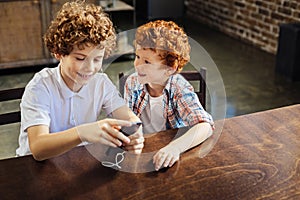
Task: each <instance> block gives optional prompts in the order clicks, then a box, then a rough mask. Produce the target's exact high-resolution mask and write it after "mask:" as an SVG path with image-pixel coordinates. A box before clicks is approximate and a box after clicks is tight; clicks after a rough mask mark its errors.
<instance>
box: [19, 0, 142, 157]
mask: <svg viewBox="0 0 300 200" xmlns="http://www.w3.org/2000/svg"><path fill="white" fill-rule="evenodd" d="M44 42H45V45H46V46H47V48H48V49H49V51H50V52H51V53H52V55H54V56H55V58H56V59H58V60H59V65H58V66H57V67H56V68H45V69H43V70H41V71H40V72H38V73H37V74H35V76H34V77H33V79H32V80H31V81H30V82H29V83H28V85H27V86H26V89H25V92H24V95H23V98H22V101H21V104H20V107H21V113H22V117H21V130H20V132H21V133H20V136H19V148H18V149H17V150H16V153H17V155H19V156H22V155H27V154H32V155H33V157H34V158H35V159H36V160H44V159H47V158H51V157H54V156H57V155H60V154H62V153H64V152H66V151H69V150H70V149H72V148H73V147H75V146H77V145H79V144H81V143H82V142H87V143H102V144H105V145H109V146H112V147H118V146H124V148H125V149H127V150H131V151H133V152H134V153H140V152H141V150H142V148H143V141H144V138H143V136H142V133H141V130H138V131H137V132H136V134H134V135H131V136H129V137H127V136H125V135H124V134H122V133H121V132H120V131H119V128H120V126H129V125H131V122H133V121H134V122H136V121H139V118H138V117H137V116H136V115H135V114H134V113H133V112H132V111H131V110H130V109H129V108H128V107H127V106H126V104H125V101H124V100H123V99H122V98H121V97H120V96H119V93H118V91H117V90H116V87H115V86H114V85H113V83H112V82H111V81H110V79H109V78H108V77H107V75H106V74H104V73H98V71H99V70H100V69H101V67H102V61H103V58H104V57H107V56H109V54H110V53H111V52H112V50H113V48H114V46H115V42H116V34H115V30H114V28H113V24H112V22H111V20H110V19H109V17H108V15H107V14H106V13H104V12H103V10H102V8H101V7H100V6H96V5H93V4H86V3H85V2H84V1H76V2H70V3H65V4H64V5H63V6H62V8H61V10H60V11H59V12H58V14H57V16H56V18H55V19H54V20H53V21H52V23H51V25H50V27H49V29H48V31H47V32H46V34H45V35H44ZM102 109H103V110H104V111H105V112H106V113H107V114H110V115H112V116H113V117H114V118H116V119H110V118H106V119H103V120H99V121H97V119H98V117H99V115H100V112H101V110H102Z"/></svg>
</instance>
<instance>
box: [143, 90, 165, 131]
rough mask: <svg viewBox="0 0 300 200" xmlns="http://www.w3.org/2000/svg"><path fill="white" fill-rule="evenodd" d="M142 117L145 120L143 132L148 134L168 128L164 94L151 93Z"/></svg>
mask: <svg viewBox="0 0 300 200" xmlns="http://www.w3.org/2000/svg"><path fill="white" fill-rule="evenodd" d="M140 118H141V120H142V122H143V132H144V133H146V134H147V133H153V132H159V131H163V130H166V119H165V118H164V107H163V95H161V96H159V97H152V96H151V95H149V103H148V104H147V105H146V108H145V109H144V110H143V112H142V113H141V117H140Z"/></svg>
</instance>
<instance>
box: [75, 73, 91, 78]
mask: <svg viewBox="0 0 300 200" xmlns="http://www.w3.org/2000/svg"><path fill="white" fill-rule="evenodd" d="M77 75H78V76H79V77H81V78H83V79H89V78H91V77H92V76H93V74H81V73H79V72H77Z"/></svg>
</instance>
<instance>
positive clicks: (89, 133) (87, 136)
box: [76, 119, 131, 147]
mask: <svg viewBox="0 0 300 200" xmlns="http://www.w3.org/2000/svg"><path fill="white" fill-rule="evenodd" d="M130 125H131V122H130V121H124V120H117V119H104V120H100V121H97V122H94V123H89V124H83V125H80V126H78V127H76V128H77V133H78V135H79V137H80V139H81V141H86V142H91V143H102V144H105V145H109V146H112V147H119V146H121V145H122V144H128V143H130V139H129V138H128V137H126V136H125V135H124V134H122V133H121V132H119V129H120V127H121V126H130Z"/></svg>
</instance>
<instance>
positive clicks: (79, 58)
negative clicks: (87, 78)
mask: <svg viewBox="0 0 300 200" xmlns="http://www.w3.org/2000/svg"><path fill="white" fill-rule="evenodd" d="M84 59H85V58H81V57H76V60H79V61H83V60H84Z"/></svg>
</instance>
